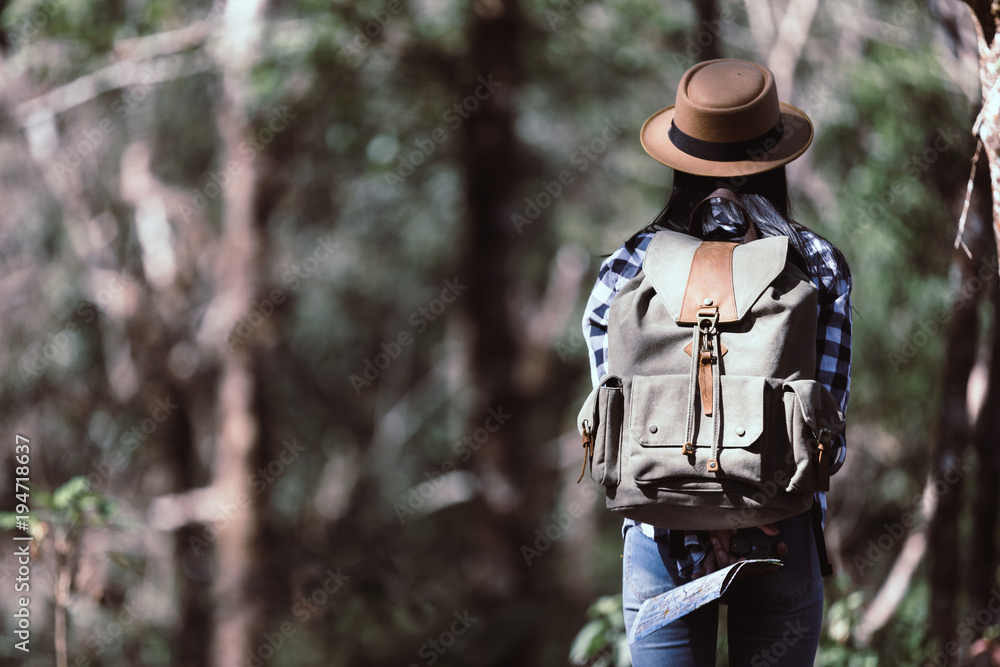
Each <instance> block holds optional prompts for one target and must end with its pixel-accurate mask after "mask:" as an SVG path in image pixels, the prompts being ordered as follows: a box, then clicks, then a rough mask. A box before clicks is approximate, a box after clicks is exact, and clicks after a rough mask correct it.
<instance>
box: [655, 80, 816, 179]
mask: <svg viewBox="0 0 1000 667" xmlns="http://www.w3.org/2000/svg"><path fill="white" fill-rule="evenodd" d="M639 136H640V140H641V141H642V147H643V148H645V149H646V152H647V153H649V154H650V155H651V156H652V157H653V158H654V159H655V160H657V161H658V162H661V163H663V164H665V165H667V166H668V167H672V168H674V169H677V170H680V171H686V172H688V173H691V174H698V175H700V176H749V175H750V174H756V173H759V172H762V171H767V170H768V169H774V168H775V167H780V166H781V165H783V164H787V163H789V162H791V161H792V160H794V159H795V158H797V157H798V156H800V155H802V153H804V152H805V150H806V149H807V148H808V147H809V144H810V143H811V142H812V137H813V127H812V123H811V122H810V120H809V117H808V116H807V115H806V114H805V112H803V111H802V110H801V109H798V108H796V107H793V106H792V105H791V104H785V103H784V102H779V101H778V89H777V87H776V86H775V84H774V75H773V74H772V73H771V70H769V69H768V68H766V67H764V66H763V65H758V64H757V63H752V62H748V61H746V60H708V61H706V62H703V63H698V64H697V65H695V66H694V67H692V68H691V69H689V70H688V71H687V72H685V73H684V76H682V77H681V82H680V84H678V86H677V103H676V104H675V105H673V106H669V107H667V108H665V109H661V110H660V111H657V112H656V113H655V114H653V115H652V116H650V117H649V118H648V119H647V120H646V122H645V123H644V124H643V126H642V130H641V131H640V133H639Z"/></svg>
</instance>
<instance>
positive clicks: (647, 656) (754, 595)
mask: <svg viewBox="0 0 1000 667" xmlns="http://www.w3.org/2000/svg"><path fill="white" fill-rule="evenodd" d="M777 527H778V529H779V530H780V531H781V533H780V535H779V539H780V540H781V541H783V542H785V544H787V545H788V554H787V555H786V556H785V557H783V558H782V559H781V560H782V562H783V566H782V567H780V568H779V569H778V570H776V571H774V572H769V573H766V574H759V575H751V576H748V577H744V578H742V579H739V580H737V581H736V582H734V583H733V584H732V586H731V587H730V589H729V592H727V593H726V595H725V597H724V598H723V601H724V602H725V603H726V604H727V605H728V606H729V615H728V621H727V624H728V629H729V664H730V666H731V667H773V666H774V665H785V666H788V667H809V666H810V665H812V664H813V662H814V660H815V657H816V648H817V646H818V644H819V633H820V626H821V625H822V622H823V577H822V576H821V574H820V570H819V556H818V554H817V552H816V544H815V538H814V536H813V532H812V531H813V527H812V522H811V520H810V518H809V513H808V512H807V513H805V514H803V515H801V516H797V517H793V518H791V519H786V520H785V521H780V522H778V524H777ZM623 561H624V562H623V566H622V570H623V575H622V599H623V606H624V609H625V624H626V628H630V627H632V623H633V621H635V617H636V614H637V613H638V612H639V605H641V604H642V602H643V600H646V599H648V598H651V597H653V596H655V595H659V594H661V593H665V592H667V591H669V590H672V589H673V588H675V587H676V586H680V585H683V584H686V583H687V582H688V581H689V580H688V579H682V578H681V576H680V575H679V574H678V572H677V562H676V560H675V559H673V558H671V557H670V555H669V553H668V546H667V541H666V540H664V541H662V542H660V541H658V540H653V539H650V538H649V537H646V536H645V535H644V534H643V533H642V531H640V530H639V529H638V528H634V527H630V528H628V529H627V530H626V531H625V554H624V558H623ZM718 626H719V603H718V602H713V603H712V604H708V605H705V606H704V607H702V608H701V609H697V610H695V611H693V612H691V613H690V614H688V615H687V616H685V617H684V618H681V619H679V620H677V621H674V622H673V623H671V624H670V625H667V626H665V627H663V628H660V629H659V630H657V631H656V632H653V633H652V634H649V635H647V636H646V637H643V638H642V639H640V640H639V641H637V642H636V643H634V644H632V645H631V646H630V647H629V648H630V651H631V653H632V664H633V665H634V666H635V667H653V666H656V667H666V666H669V667H715V664H716V663H715V649H716V634H717V632H718Z"/></svg>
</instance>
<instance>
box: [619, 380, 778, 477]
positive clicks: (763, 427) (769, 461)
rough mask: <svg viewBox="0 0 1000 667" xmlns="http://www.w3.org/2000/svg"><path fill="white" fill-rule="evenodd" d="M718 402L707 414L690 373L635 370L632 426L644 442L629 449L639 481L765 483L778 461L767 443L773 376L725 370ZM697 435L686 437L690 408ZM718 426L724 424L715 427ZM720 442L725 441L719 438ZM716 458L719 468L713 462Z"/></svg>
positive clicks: (638, 439) (637, 440)
mask: <svg viewBox="0 0 1000 667" xmlns="http://www.w3.org/2000/svg"><path fill="white" fill-rule="evenodd" d="M720 381H721V396H720V397H719V410H718V411H717V412H716V413H715V414H714V416H709V415H705V414H704V410H703V409H702V408H701V406H700V404H699V402H698V400H697V396H696V397H695V399H696V400H694V401H693V402H692V400H691V385H690V376H688V375H654V376H634V377H633V379H632V389H631V395H630V406H629V407H630V414H629V433H630V435H631V436H632V439H633V441H634V442H635V443H637V444H638V445H639V446H638V447H632V449H631V452H630V465H631V470H632V471H633V472H634V477H635V482H636V484H638V485H639V486H658V485H662V484H664V483H667V484H668V485H669V486H676V485H678V484H683V485H687V486H692V485H693V486H694V487H695V488H699V487H701V485H702V484H705V485H707V486H705V487H704V488H706V489H717V488H718V485H719V484H721V483H724V482H725V481H726V480H735V481H739V482H743V483H745V484H749V485H752V486H759V485H760V484H761V483H762V481H763V479H764V477H765V476H767V475H768V474H769V472H770V470H771V469H773V468H774V465H775V464H776V458H775V454H776V452H773V451H770V450H769V448H768V447H766V443H767V432H768V427H769V422H770V421H773V420H771V419H769V418H768V417H769V410H768V408H769V404H770V400H769V398H770V394H771V393H772V388H771V383H769V382H768V380H767V379H766V378H763V377H753V376H738V375H723V376H722V377H721V378H720ZM692 403H693V405H692ZM689 410H693V413H692V419H693V420H694V436H693V437H692V439H691V442H690V444H691V447H690V449H689V450H688V451H690V452H691V453H688V454H685V453H684V451H685V445H686V444H687V442H688V441H687V420H688V412H689ZM716 429H718V431H717V430H716ZM716 442H717V443H718V444H717V445H716ZM711 461H715V463H716V469H715V470H711V469H710V467H709V466H710V462H711Z"/></svg>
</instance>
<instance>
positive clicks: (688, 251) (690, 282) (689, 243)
mask: <svg viewBox="0 0 1000 667" xmlns="http://www.w3.org/2000/svg"><path fill="white" fill-rule="evenodd" d="M787 256H788V238H787V237H785V236H770V237H767V238H764V239H760V240H757V241H753V242H751V243H744V244H739V243H727V242H721V241H701V240H700V239H697V238H695V237H693V236H688V235H687V234H680V233H678V232H671V231H662V232H658V233H657V234H656V235H655V236H654V237H653V240H652V241H650V243H649V248H648V249H647V250H646V260H645V262H643V271H644V272H645V274H646V277H647V278H648V280H649V282H650V283H652V285H653V287H654V288H655V289H656V293H657V295H658V296H659V297H660V299H661V300H662V301H663V305H664V306H665V307H666V308H667V312H669V313H670V316H671V317H672V318H674V321H675V322H676V323H677V324H685V325H689V324H690V325H693V324H695V323H696V322H697V312H698V309H699V308H701V307H703V306H705V305H706V304H705V299H712V302H713V304H712V305H718V307H719V322H720V323H724V322H737V321H739V320H742V319H743V318H744V317H746V314H747V313H748V312H749V311H750V309H751V308H752V307H753V305H754V303H756V302H757V300H758V299H759V298H760V297H761V295H762V294H763V293H764V290H766V289H767V288H768V286H769V285H770V284H771V283H772V282H774V280H775V279H776V278H777V277H778V276H779V275H781V272H782V271H783V270H784V268H785V261H786V258H787Z"/></svg>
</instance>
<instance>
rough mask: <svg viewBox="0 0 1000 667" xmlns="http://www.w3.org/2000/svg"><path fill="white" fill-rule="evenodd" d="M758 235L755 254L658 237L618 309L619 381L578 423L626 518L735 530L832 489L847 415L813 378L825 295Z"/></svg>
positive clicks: (602, 389)
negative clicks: (835, 442) (836, 441)
mask: <svg viewBox="0 0 1000 667" xmlns="http://www.w3.org/2000/svg"><path fill="white" fill-rule="evenodd" d="M712 197H725V198H727V199H731V200H732V201H733V202H734V203H735V202H736V200H735V197H734V196H733V195H732V193H731V192H729V191H727V190H720V191H716V192H714V193H712V195H710V197H709V199H710V198H712ZM705 201H706V202H707V201H708V199H706V200H705ZM702 203H705V202H702ZM737 205H738V204H737ZM699 208H700V205H699ZM744 215H745V212H744ZM749 229H750V230H751V231H750V232H749V233H748V238H747V239H746V242H745V243H742V244H741V243H729V242H709V241H704V242H703V241H701V240H700V239H698V238H695V237H694V236H690V235H687V234H680V233H676V232H671V231H660V232H657V233H656V234H655V235H654V236H653V238H652V240H651V241H650V244H649V247H648V249H647V251H646V256H645V260H644V261H643V265H642V269H641V270H640V271H639V273H638V275H636V276H635V277H634V278H632V279H631V280H630V281H628V283H626V284H625V285H624V287H623V288H622V289H621V291H620V292H619V293H618V295H617V296H616V297H615V299H614V301H613V302H612V304H611V307H610V309H609V310H608V315H607V320H608V356H607V365H606V369H607V374H606V375H605V376H604V377H602V378H601V379H600V382H599V383H598V385H597V386H596V387H595V388H594V390H593V391H592V392H591V394H590V395H589V396H588V398H587V400H586V402H585V403H584V405H583V408H582V409H581V411H580V414H579V417H578V420H577V424H578V428H579V430H580V432H581V434H582V435H583V443H584V451H585V460H584V470H586V466H587V463H588V462H589V463H590V467H591V475H592V477H593V479H594V480H595V481H596V482H598V483H599V484H602V485H603V486H604V487H605V489H606V495H607V505H608V508H609V509H610V510H611V511H613V512H615V513H616V514H619V515H621V516H623V517H627V518H630V519H634V520H636V521H639V522H642V523H648V524H653V525H655V526H660V527H663V528H670V529H685V530H713V529H721V528H732V529H736V528H744V527H749V526H760V525H762V524H765V523H772V522H774V521H778V520H781V519H785V518H789V517H792V516H795V515H798V514H801V513H803V512H805V511H808V510H809V509H810V507H811V505H812V502H813V495H814V493H815V492H816V491H817V490H822V491H825V490H827V488H828V485H829V464H830V458H831V455H832V454H833V452H832V451H831V441H832V439H833V438H834V437H836V436H837V434H839V433H840V432H841V431H842V430H843V428H844V417H843V415H842V414H841V412H840V410H839V406H838V404H837V401H836V399H834V397H833V395H831V394H830V392H829V391H828V390H827V389H826V387H824V386H823V385H821V384H820V383H818V382H816V381H815V377H814V374H815V369H816V326H817V289H816V287H815V285H814V284H813V283H812V281H811V280H810V279H809V277H808V276H807V275H806V273H805V272H804V271H803V270H802V269H800V268H799V267H798V266H796V265H795V264H794V263H793V262H792V261H790V260H789V247H788V244H789V239H788V238H787V237H784V236H773V237H768V238H761V239H756V238H755V237H756V232H755V231H754V227H753V225H752V224H751V225H749ZM581 478H582V475H581Z"/></svg>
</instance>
